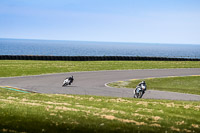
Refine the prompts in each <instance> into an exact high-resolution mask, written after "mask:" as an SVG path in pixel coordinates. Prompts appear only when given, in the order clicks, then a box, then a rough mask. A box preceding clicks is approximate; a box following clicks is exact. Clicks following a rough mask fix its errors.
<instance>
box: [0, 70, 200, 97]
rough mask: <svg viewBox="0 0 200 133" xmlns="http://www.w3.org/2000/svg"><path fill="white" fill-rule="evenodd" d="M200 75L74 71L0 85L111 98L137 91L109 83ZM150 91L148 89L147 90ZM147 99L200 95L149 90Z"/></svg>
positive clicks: (13, 79) (2, 80)
mask: <svg viewBox="0 0 200 133" xmlns="http://www.w3.org/2000/svg"><path fill="white" fill-rule="evenodd" d="M71 75H73V76H74V79H75V80H74V82H73V84H72V85H71V86H67V87H62V83H63V80H64V79H65V78H66V77H68V76H71ZM189 75H200V68H191V69H190V68H189V69H145V70H109V71H91V72H70V73H59V74H45V75H36V76H25V77H9V78H0V86H12V87H17V88H20V89H25V90H29V91H34V92H38V93H47V94H79V95H96V96H111V97H133V89H130V88H112V87H107V86H106V83H109V82H113V81H124V80H129V79H143V78H149V77H168V76H189ZM147 89H148V88H147ZM143 98H148V99H170V100H193V101H200V95H193V94H184V93H176V92H165V91H155V90H147V91H146V93H145V94H144V96H143Z"/></svg>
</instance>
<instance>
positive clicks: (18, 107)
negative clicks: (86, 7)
mask: <svg viewBox="0 0 200 133" xmlns="http://www.w3.org/2000/svg"><path fill="white" fill-rule="evenodd" d="M199 112H200V102H186V101H168V100H146V99H139V100H138V99H128V98H108V97H96V96H78V95H47V94H37V93H28V94H27V93H21V92H16V91H11V90H6V89H4V88H0V132H32V133H36V132H37V133H40V132H48V133H49V132H50V133H51V132H52V133H56V132H159V133H160V132H200V113H199Z"/></svg>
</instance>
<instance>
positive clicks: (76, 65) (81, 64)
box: [0, 60, 200, 77]
mask: <svg viewBox="0 0 200 133" xmlns="http://www.w3.org/2000/svg"><path fill="white" fill-rule="evenodd" d="M163 68H200V62H199V61H23V60H0V77H11V76H25V75H38V74H46V73H61V72H75V71H99V70H128V69H163Z"/></svg>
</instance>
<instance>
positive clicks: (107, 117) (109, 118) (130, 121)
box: [101, 115, 147, 125]
mask: <svg viewBox="0 0 200 133" xmlns="http://www.w3.org/2000/svg"><path fill="white" fill-rule="evenodd" d="M101 117H102V118H105V119H108V120H118V121H121V122H125V123H135V124H136V125H147V124H146V123H144V122H137V121H135V120H129V119H122V118H117V117H115V116H113V115H101Z"/></svg>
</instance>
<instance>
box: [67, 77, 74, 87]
mask: <svg viewBox="0 0 200 133" xmlns="http://www.w3.org/2000/svg"><path fill="white" fill-rule="evenodd" d="M68 80H69V81H70V82H69V85H71V83H72V82H73V81H74V77H73V76H71V77H69V78H68Z"/></svg>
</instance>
